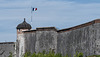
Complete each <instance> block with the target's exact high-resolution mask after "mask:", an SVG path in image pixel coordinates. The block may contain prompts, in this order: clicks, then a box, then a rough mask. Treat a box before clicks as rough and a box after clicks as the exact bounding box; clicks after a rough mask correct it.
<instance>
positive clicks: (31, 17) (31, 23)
mask: <svg viewBox="0 0 100 57" xmlns="http://www.w3.org/2000/svg"><path fill="white" fill-rule="evenodd" d="M32 17H33V16H32V6H31V25H32Z"/></svg>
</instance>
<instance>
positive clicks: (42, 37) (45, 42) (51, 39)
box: [35, 30, 57, 53]
mask: <svg viewBox="0 0 100 57" xmlns="http://www.w3.org/2000/svg"><path fill="white" fill-rule="evenodd" d="M36 34H37V35H36V45H35V51H36V52H37V53H38V52H42V51H43V50H45V51H47V52H48V51H49V50H50V49H53V50H54V51H55V52H56V50H57V32H56V31H54V30H50V31H37V32H36Z"/></svg>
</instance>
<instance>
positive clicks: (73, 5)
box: [0, 0, 100, 42]
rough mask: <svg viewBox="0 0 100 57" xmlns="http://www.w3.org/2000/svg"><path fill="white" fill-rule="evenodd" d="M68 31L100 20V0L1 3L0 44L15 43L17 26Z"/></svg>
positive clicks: (10, 1)
mask: <svg viewBox="0 0 100 57" xmlns="http://www.w3.org/2000/svg"><path fill="white" fill-rule="evenodd" d="M31 6H32V7H37V8H38V10H37V11H35V12H33V13H32V16H33V23H32V27H33V29H35V28H36V27H50V26H54V27H56V28H57V29H63V28H69V27H73V26H76V25H79V24H83V23H86V22H89V21H92V20H94V19H98V18H100V0H0V42H5V41H6V42H9V41H11V42H12V41H16V37H17V36H16V26H17V25H18V24H19V23H21V22H23V19H24V18H26V21H27V22H28V23H31V21H30V20H31Z"/></svg>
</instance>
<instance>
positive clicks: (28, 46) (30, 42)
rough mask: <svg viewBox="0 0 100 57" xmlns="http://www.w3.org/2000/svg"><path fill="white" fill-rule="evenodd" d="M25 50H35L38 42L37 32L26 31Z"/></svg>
mask: <svg viewBox="0 0 100 57" xmlns="http://www.w3.org/2000/svg"><path fill="white" fill-rule="evenodd" d="M24 38H25V51H26V52H31V53H33V52H35V44H36V32H32V33H25V34H24Z"/></svg>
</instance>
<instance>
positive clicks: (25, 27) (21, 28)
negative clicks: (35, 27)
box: [16, 18, 32, 34]
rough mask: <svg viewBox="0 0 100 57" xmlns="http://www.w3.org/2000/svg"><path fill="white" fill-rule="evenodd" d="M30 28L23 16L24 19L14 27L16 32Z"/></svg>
mask: <svg viewBox="0 0 100 57" xmlns="http://www.w3.org/2000/svg"><path fill="white" fill-rule="evenodd" d="M31 28H32V27H31V25H30V24H28V23H27V22H26V21H25V18H24V21H23V22H22V23H21V24H19V25H18V26H17V27H16V29H17V34H20V33H22V31H26V30H30V29H31Z"/></svg>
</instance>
